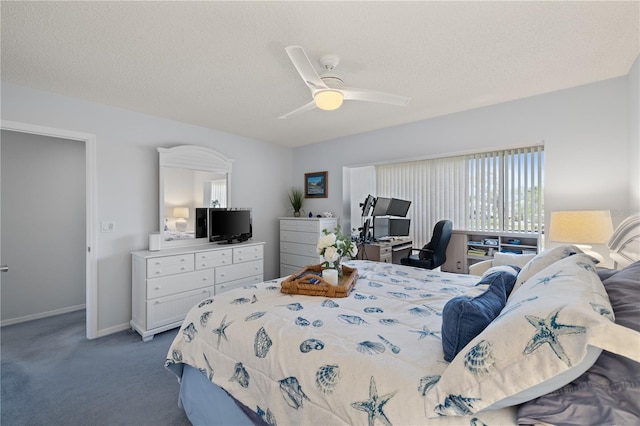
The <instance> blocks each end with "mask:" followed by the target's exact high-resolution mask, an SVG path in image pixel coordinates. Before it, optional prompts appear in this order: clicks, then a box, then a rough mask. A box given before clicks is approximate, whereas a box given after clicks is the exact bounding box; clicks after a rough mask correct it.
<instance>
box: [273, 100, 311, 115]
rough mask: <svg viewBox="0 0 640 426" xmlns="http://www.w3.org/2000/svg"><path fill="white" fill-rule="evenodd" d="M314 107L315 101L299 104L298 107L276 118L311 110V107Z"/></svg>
mask: <svg viewBox="0 0 640 426" xmlns="http://www.w3.org/2000/svg"><path fill="white" fill-rule="evenodd" d="M315 107H316V101H311V102H309V103H308V104H306V105H303V106H301V107H300V108H298V109H294V110H293V111H291V112H289V113H286V114H285V115H283V116H281V117H278V118H289V117H291V116H293V115H298V114H301V113H303V112H307V111H311V110H312V109H314V108H315Z"/></svg>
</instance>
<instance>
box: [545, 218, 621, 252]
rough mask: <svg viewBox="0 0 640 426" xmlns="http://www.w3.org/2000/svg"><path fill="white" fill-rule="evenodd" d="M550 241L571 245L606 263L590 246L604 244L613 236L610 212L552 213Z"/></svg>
mask: <svg viewBox="0 0 640 426" xmlns="http://www.w3.org/2000/svg"><path fill="white" fill-rule="evenodd" d="M549 228H550V229H549V241H555V242H559V243H570V244H574V245H575V246H577V247H578V248H579V249H580V250H582V251H583V252H585V253H586V254H588V255H589V256H592V257H594V258H596V259H598V260H599V261H600V262H604V257H602V255H600V254H599V253H596V252H595V251H593V250H591V246H590V245H588V244H604V243H606V242H607V240H608V239H609V238H610V237H611V234H613V224H612V223H611V213H610V212H609V211H608V210H576V211H556V212H551V221H550V223H549Z"/></svg>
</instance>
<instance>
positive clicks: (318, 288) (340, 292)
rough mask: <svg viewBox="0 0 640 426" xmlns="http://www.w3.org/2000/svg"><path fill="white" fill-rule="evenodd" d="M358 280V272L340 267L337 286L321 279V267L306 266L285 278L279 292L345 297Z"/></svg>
mask: <svg viewBox="0 0 640 426" xmlns="http://www.w3.org/2000/svg"><path fill="white" fill-rule="evenodd" d="M357 280H358V270H357V269H355V268H349V267H348V266H344V265H342V276H341V277H339V278H338V285H332V284H329V283H328V282H326V281H325V280H323V279H322V265H321V264H320V265H308V266H305V267H304V268H302V269H301V270H299V271H298V272H296V273H295V274H293V275H291V276H289V277H287V278H286V279H285V280H284V281H282V283H281V284H280V291H281V292H282V293H288V294H304V295H307V296H324V297H347V296H348V295H349V293H351V290H353V287H355V285H356V281H357Z"/></svg>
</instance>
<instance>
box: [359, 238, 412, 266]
mask: <svg viewBox="0 0 640 426" xmlns="http://www.w3.org/2000/svg"><path fill="white" fill-rule="evenodd" d="M412 244H413V241H412V240H411V239H409V238H402V239H397V240H392V241H378V242H375V243H364V244H361V245H360V246H359V247H358V257H357V258H358V259H359V260H373V261H374V262H383V263H395V264H398V265H399V264H400V259H402V258H403V257H407V256H408V255H409V253H410V252H411V245H412Z"/></svg>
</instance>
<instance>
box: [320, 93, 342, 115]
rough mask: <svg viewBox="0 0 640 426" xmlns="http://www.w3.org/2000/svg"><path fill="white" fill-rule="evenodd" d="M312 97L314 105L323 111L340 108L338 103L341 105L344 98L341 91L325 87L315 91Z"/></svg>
mask: <svg viewBox="0 0 640 426" xmlns="http://www.w3.org/2000/svg"><path fill="white" fill-rule="evenodd" d="M313 99H315V101H316V106H317V107H318V108H320V109H323V110H325V111H332V110H334V109H338V108H340V105H342V101H343V100H344V96H343V95H342V92H340V91H338V90H332V89H326V90H320V91H319V92H316V94H315V95H314V96H313Z"/></svg>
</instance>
